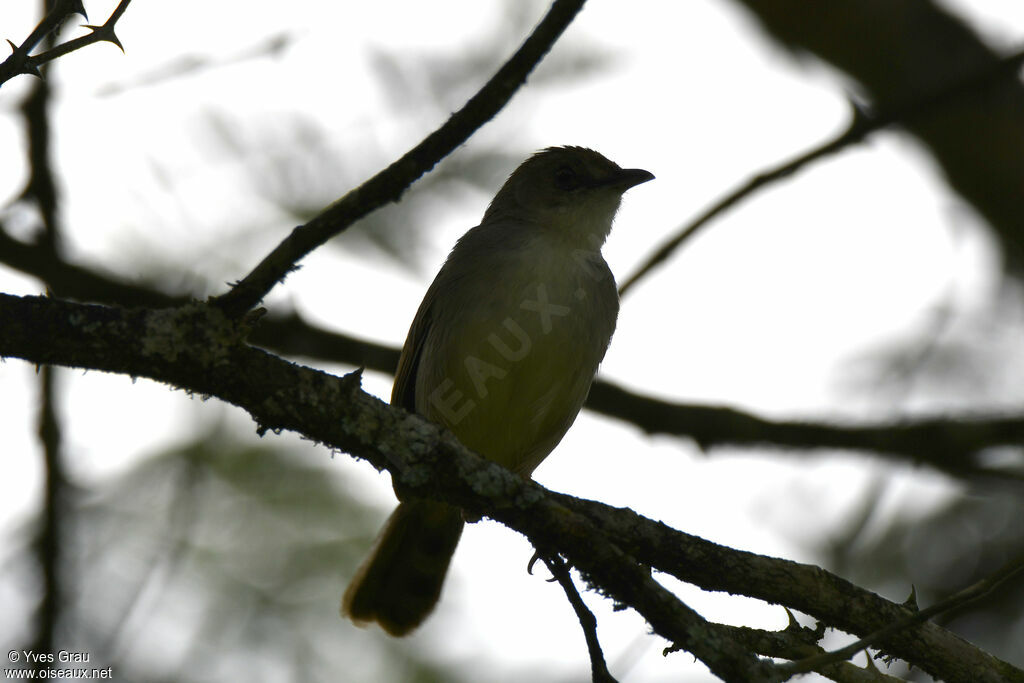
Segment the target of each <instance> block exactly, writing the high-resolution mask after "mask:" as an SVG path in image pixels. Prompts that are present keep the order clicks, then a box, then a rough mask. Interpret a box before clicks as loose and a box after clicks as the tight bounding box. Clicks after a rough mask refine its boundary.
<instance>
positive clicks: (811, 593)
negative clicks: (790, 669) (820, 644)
mask: <svg viewBox="0 0 1024 683" xmlns="http://www.w3.org/2000/svg"><path fill="white" fill-rule="evenodd" d="M553 495H555V496H556V497H557V498H558V499H559V500H560V501H561V502H562V503H563V504H564V505H565V507H567V508H569V509H571V510H573V511H574V512H577V513H579V514H581V515H583V516H585V517H587V518H588V519H590V520H592V521H593V522H594V524H595V525H596V526H597V527H598V528H599V529H600V530H601V531H602V532H603V533H604V535H605V538H607V540H608V541H610V542H611V543H613V544H615V545H616V546H617V547H619V548H620V549H621V550H622V551H623V552H625V553H628V554H629V555H630V556H631V557H634V558H636V559H637V561H639V562H642V563H643V564H645V565H648V566H650V567H652V568H653V569H656V570H659V571H663V572H666V573H668V574H670V575H672V576H674V577H676V578H677V579H679V580H680V581H685V582H687V583H691V584H694V585H697V586H700V587H701V588H703V589H705V590H712V591H724V592H727V593H730V594H737V595H746V596H749V597H752V598H756V599H759V600H764V601H765V602H768V603H772V604H779V605H785V606H787V607H791V608H793V609H796V610H799V611H801V612H803V613H805V614H809V615H810V616H812V617H814V618H816V619H818V620H820V621H822V622H824V623H826V624H828V625H829V626H832V627H835V628H839V629H841V630H843V631H846V632H847V633H852V634H855V635H858V636H866V635H868V634H873V633H876V632H877V631H879V630H880V629H883V628H885V627H888V626H889V625H891V624H894V623H897V622H900V621H901V620H903V619H905V618H907V617H912V616H914V615H915V614H916V612H915V611H913V610H910V609H908V608H907V607H906V606H904V605H899V604H897V603H894V602H890V601H889V600H886V599H884V598H882V597H881V596H879V595H876V594H875V593H872V592H870V591H866V590H863V589H861V588H859V587H857V586H855V585H853V584H852V583H850V582H849V581H846V580H845V579H842V578H840V577H838V576H836V575H834V574H830V573H829V572H826V571H825V570H823V569H820V568H818V567H814V566H811V565H805V564H799V563H797V562H791V561H789V560H781V559H776V558H770V557H765V556H763V555H756V554H754V553H749V552H745V551H741V550H735V549H733V548H727V547H725V546H721V545H718V544H715V543H712V542H711V541H707V540H705V539H703V538H699V537H697V536H692V535H690V534H686V533H683V532H681V531H677V530H675V529H672V528H670V527H668V526H666V525H664V524H662V523H660V522H654V521H652V520H649V519H647V518H645V517H643V516H641V515H638V514H637V513H635V512H633V511H632V510H629V509H627V508H613V507H609V506H607V505H602V504H601V503H596V502H594V501H590V500H584V499H580V498H574V497H572V496H567V495H565V494H560V493H559V494H553ZM873 642H874V644H875V645H877V646H879V647H881V648H883V649H884V650H885V651H886V652H888V653H890V654H892V655H894V656H896V657H899V658H901V659H903V660H905V661H907V662H909V663H911V664H913V665H914V666H918V667H920V668H921V669H923V670H925V671H927V672H928V673H930V674H931V675H932V676H935V677H936V678H941V679H942V680H945V681H951V682H962V683H1006V682H1007V681H1014V682H1016V683H1024V671H1021V670H1020V669H1017V668H1015V667H1014V666H1012V665H1011V664H1008V663H1007V662H1004V661H1002V660H1000V659H998V658H996V657H993V656H992V655H990V654H988V653H986V652H983V651H981V650H978V649H977V648H975V647H974V646H973V645H971V644H970V643H968V642H966V641H964V640H962V639H961V638H959V637H958V636H956V635H954V634H952V633H950V632H949V631H946V630H945V629H943V628H942V627H940V626H938V625H936V624H934V623H932V622H926V623H924V624H921V626H920V627H918V628H916V629H912V630H906V629H902V630H897V631H895V632H892V633H887V634H886V635H885V636H883V637H878V639H877V640H873Z"/></svg>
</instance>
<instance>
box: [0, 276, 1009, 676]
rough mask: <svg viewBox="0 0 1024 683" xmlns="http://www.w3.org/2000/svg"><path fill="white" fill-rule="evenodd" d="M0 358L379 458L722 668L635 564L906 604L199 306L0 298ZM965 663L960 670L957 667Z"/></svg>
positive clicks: (704, 579) (1000, 668)
mask: <svg viewBox="0 0 1024 683" xmlns="http://www.w3.org/2000/svg"><path fill="white" fill-rule="evenodd" d="M0 320H3V321H4V324H3V325H2V326H0V356H14V357H18V358H23V359H25V360H27V361H29V362H34V363H51V364H61V365H69V366H73V367H83V368H91V369H98V370H105V371H109V372H117V373H121V374H127V375H131V376H141V377H149V378H151V379H155V380H157V381H162V382H166V383H169V384H172V385H173V386H176V387H180V388H183V389H185V390H187V391H191V392H196V393H200V394H204V395H211V396H216V397H218V398H220V399H222V400H224V401H227V402H229V403H232V404H235V405H238V406H240V407H242V408H243V409H245V410H246V411H248V412H249V413H250V415H252V417H253V419H254V420H255V421H256V423H257V425H258V426H259V430H260V431H261V432H264V431H266V430H274V431H277V430H283V429H288V430H293V431H297V432H299V433H302V434H304V435H305V436H307V437H309V438H311V439H314V440H317V441H320V442H322V443H324V444H326V445H327V446H329V447H331V448H337V449H340V450H344V451H346V452H349V453H352V454H353V455H355V456H357V457H360V458H364V459H366V460H368V461H369V462H370V463H371V464H373V465H374V466H376V467H377V468H380V469H388V470H389V471H390V472H391V474H392V477H393V479H394V480H395V481H396V483H397V484H398V488H399V489H401V490H402V491H404V492H406V495H415V496H426V497H431V498H435V499H442V500H446V501H449V502H451V503H453V504H456V505H459V506H461V507H463V508H464V509H466V510H467V511H468V512H469V513H471V514H478V515H481V516H484V515H485V516H488V517H491V518H493V519H496V520H497V521H499V522H502V523H503V524H506V525H507V526H509V527H510V528H513V529H516V530H517V531H519V532H521V533H523V534H524V535H526V536H527V537H528V538H529V539H530V541H531V542H532V543H533V544H534V545H535V546H536V547H537V549H538V551H540V552H541V553H542V554H545V553H547V554H554V553H560V554H561V555H563V556H564V557H566V559H567V560H568V561H569V562H570V563H571V564H572V565H573V566H574V567H575V568H577V569H578V570H579V571H580V573H581V575H582V576H583V577H584V579H585V580H587V581H588V582H590V583H591V585H592V586H593V587H595V588H597V589H598V590H600V591H601V592H602V593H603V594H605V595H607V596H608V597H610V598H612V599H614V600H616V601H618V602H620V603H624V604H627V605H630V606H631V607H633V608H634V609H636V610H637V611H638V612H639V613H640V614H642V615H643V616H644V618H645V619H647V621H648V622H649V623H650V624H651V626H652V628H653V629H654V631H655V632H656V633H658V634H660V635H662V636H663V637H665V638H668V639H669V640H670V641H672V642H673V643H675V644H676V645H678V646H681V647H683V648H684V649H687V650H688V651H690V652H692V653H693V654H695V655H696V656H697V657H698V658H700V659H701V660H702V661H703V662H705V663H706V664H707V665H708V666H709V668H710V669H711V670H712V671H714V672H715V673H716V674H717V675H719V676H720V677H722V678H724V679H726V680H777V679H778V677H779V676H781V675H782V672H779V671H775V669H774V667H771V666H769V665H768V664H767V663H765V662H763V661H761V660H759V659H757V658H756V657H755V656H753V655H752V654H751V653H750V651H749V650H748V649H747V648H746V647H745V646H742V645H740V644H739V643H737V642H736V641H735V640H734V639H732V638H731V637H729V636H728V634H727V633H726V632H725V631H723V630H722V629H720V628H719V627H718V625H716V624H711V623H708V622H707V621H705V620H704V619H703V618H702V617H701V616H700V615H699V614H697V613H695V612H693V611H692V610H691V609H689V608H688V607H687V606H686V605H684V604H683V603H681V602H680V601H679V600H678V599H677V598H676V597H675V596H673V595H672V594H671V593H669V592H668V591H667V590H665V589H664V588H663V587H662V586H661V585H659V584H658V583H657V582H655V581H654V579H653V578H652V577H651V576H650V574H649V573H648V572H647V571H645V570H644V569H643V566H644V565H646V566H650V567H653V568H655V569H658V570H660V571H665V572H668V573H670V574H672V575H674V576H676V577H678V578H680V579H682V580H684V581H688V582H690V583H694V584H696V585H699V586H701V587H703V588H706V589H708V590H725V591H729V592H731V593H738V594H744V595H750V596H751V597H756V598H759V599H762V600H766V601H768V602H773V603H780V604H785V605H789V606H792V607H794V608H795V609H799V610H800V611H802V612H805V613H807V614H811V615H813V616H815V617H817V618H819V619H821V620H823V621H825V622H827V623H829V624H832V625H835V626H837V627H839V628H842V629H843V630H846V631H849V632H850V633H854V634H857V635H867V634H869V633H873V632H875V631H877V630H878V629H879V628H882V627H884V626H886V625H887V624H889V623H892V622H894V621H897V620H899V619H901V618H904V617H906V616H907V615H908V614H909V611H908V610H907V609H906V608H904V607H902V606H900V605H897V604H895V603H892V602H889V601H887V600H884V599H882V598H880V597H879V596H877V595H874V594H873V593H870V592H868V591H864V590H862V589H860V588H857V587H856V586H854V585H853V584H850V583H849V582H846V581H844V580H843V579H840V578H839V577H836V576H833V575H831V574H829V573H827V572H825V571H823V570H821V569H819V568H817V567H812V566H808V565H800V564H797V563H794V562H788V561H785V560H778V559H772V558H767V557H762V556H758V555H754V554H752V553H744V552H741V551H736V550H732V549H729V548H724V547H722V546H717V545H715V544H712V543H710V542H708V541H704V540H703V539H699V538H696V537H693V536H689V535H687V534H682V533H680V532H677V531H674V530H672V529H670V528H668V527H666V526H664V525H662V524H658V523H656V522H653V521H651V520H647V519H644V518H643V517H641V516H639V515H636V514H635V513H633V512H632V511H630V510H626V509H615V508H610V507H608V506H605V505H601V504H599V503H595V502H593V501H586V500H581V499H576V498H573V497H571V496H566V495H563V494H556V493H552V492H550V491H547V490H546V489H544V488H543V487H541V486H539V485H537V484H536V483H535V482H532V481H526V480H523V479H521V478H520V477H517V476H515V475H513V474H511V473H510V472H508V471H507V470H505V469H503V468H501V467H500V466H498V465H496V464H494V463H492V462H489V461H487V460H484V459H482V458H480V457H478V456H476V455H474V454H473V453H471V452H469V451H467V450H466V449H465V448H464V447H462V446H461V445H460V444H459V443H458V441H457V440H455V438H454V437H453V436H452V435H451V434H449V433H448V432H445V431H443V430H441V429H440V428H438V427H437V426H435V425H433V424H431V423H429V422H427V421H425V420H423V419H422V418H420V417H418V416H415V415H410V414H408V413H405V412H404V411H402V410H399V409H396V408H393V407H391V406H388V405H387V404H385V403H383V402H382V401H379V400H377V399H376V398H374V397H372V396H369V395H367V394H365V393H364V392H362V391H361V390H360V389H359V376H358V373H353V374H351V375H348V376H346V377H344V378H337V377H332V376H330V375H327V374H325V373H322V372H318V371H315V370H312V369H310V368H305V367H301V366H298V365H294V364H292V363H288V362H287V361H284V360H282V359H280V358H276V357H274V356H272V355H270V354H267V353H266V352H263V351H261V350H259V349H254V348H251V347H248V346H246V345H245V344H244V343H243V340H244V336H245V332H246V330H245V327H244V323H239V322H237V321H233V320H230V319H228V318H227V317H226V316H224V315H223V314H222V313H221V312H219V311H218V310H217V309H216V308H213V307H209V306H205V305H202V304H190V305H187V306H182V307H177V308H170V309H160V310H151V311H150V310H141V309H134V310H124V309H118V308H110V307H102V306H90V305H82V304H73V303H69V302H64V301H59V300H53V299H47V298H43V297H24V298H19V297H12V296H7V295H0ZM879 646H880V647H883V648H884V649H885V650H886V651H887V652H889V653H892V654H893V655H895V656H898V657H901V658H903V659H906V660H907V661H909V662H911V663H913V664H915V665H917V666H920V667H921V668H923V669H924V670H926V671H928V672H929V673H931V674H932V675H935V676H938V677H940V678H943V679H945V680H948V681H971V682H972V683H978V682H980V683H986V682H987V681H993V682H995V681H1024V672H1022V671H1020V670H1018V669H1015V668H1014V667H1012V666H1010V665H1009V664H1007V663H1005V662H1002V661H1000V660H999V659H997V658H995V657H992V656H990V655H988V654H986V653H984V652H982V651H981V650H978V649H977V648H976V647H974V646H972V645H971V644H969V643H967V642H966V641H963V640H961V639H959V638H957V637H956V636H954V635H953V634H951V633H949V632H948V631H946V630H944V629H942V628H941V627H939V626H936V625H934V624H932V623H926V624H922V625H921V626H919V627H916V628H913V629H911V630H908V631H902V632H899V633H896V634H892V635H890V636H887V637H885V638H884V639H883V640H882V642H880V643H879ZM965 672H970V673H969V674H968V673H965Z"/></svg>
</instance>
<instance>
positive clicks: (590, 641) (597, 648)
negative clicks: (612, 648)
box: [543, 555, 616, 683]
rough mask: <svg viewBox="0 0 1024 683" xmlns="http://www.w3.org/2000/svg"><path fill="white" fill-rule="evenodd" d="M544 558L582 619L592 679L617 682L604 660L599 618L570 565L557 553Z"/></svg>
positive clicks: (577, 615)
mask: <svg viewBox="0 0 1024 683" xmlns="http://www.w3.org/2000/svg"><path fill="white" fill-rule="evenodd" d="M543 560H544V564H545V565H547V568H548V571H550V572H551V575H552V576H553V577H554V580H555V581H557V582H558V585H560V586H561V587H562V590H563V591H564V592H565V597H566V599H567V600H568V601H569V604H570V605H571V606H572V610H573V611H574V612H575V613H576V618H577V619H579V621H580V627H581V628H582V629H583V637H584V638H585V639H586V641H587V652H588V653H589V654H590V675H591V679H592V680H593V681H594V683H616V680H615V677H614V676H612V674H611V672H610V671H608V664H607V663H606V662H605V661H604V653H603V652H602V651H601V642H600V641H599V640H598V639H597V619H595V618H594V613H593V612H591V611H590V609H589V608H588V607H587V603H585V602H583V598H582V597H580V593H579V591H578V590H576V585H575V584H573V582H572V575H571V574H570V572H569V567H568V566H567V565H566V564H565V562H563V561H562V558H560V557H558V556H557V555H553V556H551V557H545V558H543Z"/></svg>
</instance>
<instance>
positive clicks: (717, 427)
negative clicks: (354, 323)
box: [0, 223, 1024, 478]
mask: <svg viewBox="0 0 1024 683" xmlns="http://www.w3.org/2000/svg"><path fill="white" fill-rule="evenodd" d="M0 263H4V264H6V265H8V266H11V267H12V268H16V269H17V270H20V271H21V272H24V273H27V274H29V275H34V276H36V277H38V278H40V279H41V280H42V281H43V282H45V283H46V285H47V287H48V288H49V289H50V291H51V292H53V293H54V294H56V295H59V296H64V297H71V298H74V299H77V300H84V301H99V302H103V303H113V304H117V305H124V306H161V307H162V306H173V305H180V304H184V303H187V302H188V301H189V300H190V298H189V297H188V296H186V295H184V294H181V295H174V294H166V293H164V292H161V291H160V290H159V289H157V288H155V287H151V286H146V285H143V284H136V283H129V282H126V281H124V280H122V279H119V278H117V277H115V276H113V275H105V274H102V273H99V272H96V271H93V270H91V269H89V268H85V267H82V266H77V265H74V264H69V263H66V262H64V261H62V260H60V259H59V258H55V257H54V256H53V255H52V254H51V253H50V252H49V251H48V250H47V249H46V248H45V247H44V246H43V245H33V244H27V243H25V242H21V241H19V240H15V239H13V238H12V237H10V236H9V235H8V234H7V233H6V232H5V231H4V229H3V224H2V223H0ZM249 341H250V342H252V343H253V344H255V345H257V346H260V347H262V348H265V349H269V350H272V351H276V352H278V353H284V354H286V355H289V356H293V357H302V358H311V359H314V360H318V361H322V362H330V363H346V364H349V365H353V366H356V367H364V368H368V369H371V370H377V371H379V372H387V373H394V371H395V367H396V366H397V365H398V355H399V352H398V349H396V348H391V347H388V346H384V345H382V344H377V343H375V342H370V341H367V340H364V339H359V338H356V337H352V336H349V335H345V334H341V333H338V332H333V331H330V330H325V329H323V328H320V327H317V326H315V325H311V324H309V323H308V322H306V321H305V320H303V319H302V318H301V316H299V315H298V314H297V313H294V312H291V313H286V314H280V313H276V314H275V313H274V312H271V313H269V314H268V315H266V316H265V317H263V318H261V319H260V321H259V324H258V325H256V327H255V328H254V329H253V330H252V331H251V333H250V335H249ZM586 407H587V408H589V409H590V410H593V411H595V412H598V413H601V414H603V415H607V416H608V417H612V418H615V419H618V420H623V421H625V422H628V423H631V424H633V425H636V426H637V427H639V428H640V429H642V430H643V431H645V432H647V433H648V434H669V435H674V436H681V437H687V438H691V439H693V440H694V441H696V442H697V443H698V444H699V445H700V446H701V447H702V448H705V449H711V448H714V447H722V446H729V447H739V448H748V447H754V446H759V447H772V448H784V449H789V450H792V451H794V452H799V451H806V450H809V449H836V450H854V451H863V452H865V453H878V454H881V455H883V456H886V455H888V456H896V457H898V458H901V459H905V460H907V461H909V462H913V463H924V464H928V465H931V466H932V467H935V468H936V469H939V470H941V471H944V472H948V473H950V474H952V475H953V476H957V477H962V476H973V475H991V476H997V477H1016V478H1020V477H1021V476H1024V465H1022V466H1021V467H1018V468H1017V469H1015V470H1011V469H1007V468H1005V467H1004V468H1002V469H995V468H993V467H991V466H990V465H988V464H987V463H985V459H984V456H985V453H984V451H985V450H986V449H989V448H995V447H999V446H1021V445H1022V444H1024V417H1022V416H1019V415H1017V416H1007V417H991V416H989V417H970V418H958V417H956V416H941V417H934V418H925V419H920V418H917V419H913V420H905V421H901V422H883V423H874V424H860V425H857V424H837V423H827V422H822V421H810V420H791V421H779V420H767V419H764V418H761V417H758V416H757V415H753V414H751V413H748V412H744V411H740V410H736V409H734V408H729V407H727V406H707V405H695V404H687V403H675V402H672V401H665V400H661V399H655V398H651V397H649V396H644V395H642V394H636V393H634V392H631V391H629V390H627V389H624V388H622V387H620V386H618V385H616V384H614V383H613V382H611V381H609V380H603V379H598V380H597V381H596V382H595V383H594V386H593V388H592V389H591V392H590V396H589V397H588V399H587V404H586Z"/></svg>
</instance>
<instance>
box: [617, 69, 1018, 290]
mask: <svg viewBox="0 0 1024 683" xmlns="http://www.w3.org/2000/svg"><path fill="white" fill-rule="evenodd" d="M1022 62H1024V50H1022V51H1018V52H1015V53H1013V54H1011V55H1007V56H1006V57H1003V58H1002V59H1000V60H998V61H996V62H995V63H994V64H991V65H988V66H986V67H984V68H982V69H979V70H978V71H977V72H976V73H972V74H970V75H969V76H968V77H966V78H961V79H958V80H955V81H954V82H952V83H950V84H947V85H945V86H944V87H942V88H940V89H938V90H936V91H935V92H930V93H926V94H924V95H922V96H921V97H918V98H916V99H914V100H913V101H911V102H906V103H903V104H901V105H898V106H891V107H887V108H886V109H884V110H880V111H878V112H867V111H865V110H863V109H861V108H860V107H857V106H856V105H854V107H853V118H852V120H851V121H850V123H849V125H848V126H847V127H846V129H845V130H844V131H843V132H842V133H840V134H839V135H837V136H835V137H834V138H832V139H831V140H828V141H826V142H824V143H822V144H820V145H818V146H816V147H813V148H811V149H809V150H807V151H806V152H804V153H803V154H800V155H798V156H796V157H794V158H792V159H790V160H789V161H786V162H784V163H781V164H779V165H778V166H775V167H773V168H768V169H765V170H763V171H761V172H759V173H757V174H755V175H754V176H753V177H752V178H750V179H749V180H747V181H746V182H744V183H741V184H739V185H738V186H737V187H736V188H734V189H733V190H731V191H730V192H728V193H727V194H725V195H724V196H723V197H722V198H721V199H719V200H718V201H716V202H714V203H713V204H712V205H711V206H709V207H708V208H707V209H705V210H704V211H703V212H702V213H701V214H700V215H699V216H697V217H696V218H695V219H693V220H692V221H690V222H689V223H687V224H685V225H684V226H683V227H682V228H680V229H679V230H678V231H677V232H676V234H675V235H674V236H672V237H671V238H670V239H668V240H666V241H665V242H664V243H663V244H662V245H661V246H660V247H658V248H657V249H656V250H655V251H654V252H653V253H652V254H651V255H650V256H648V257H647V258H646V259H644V261H643V263H642V264H641V265H640V266H639V267H638V268H637V269H636V270H635V271H633V273H632V274H631V275H630V276H629V277H627V278H626V279H625V281H624V282H623V283H622V285H620V286H619V295H620V296H625V295H626V292H628V291H629V290H630V289H631V288H632V287H633V285H635V284H636V283H637V282H639V281H640V280H641V279H643V278H644V277H645V276H647V275H649V274H650V273H651V271H653V270H654V269H655V268H656V267H658V266H659V265H661V264H663V263H664V262H665V261H666V260H668V258H669V257H670V256H672V254H674V253H675V252H676V250H678V249H679V248H680V247H682V246H683V244H684V243H686V242H688V241H689V240H690V239H691V238H692V237H693V236H694V235H696V234H697V232H698V231H699V230H700V229H701V228H703V227H704V226H706V225H707V224H708V223H710V222H711V221H712V220H713V219H715V218H717V217H718V216H720V215H721V214H723V213H725V212H726V211H728V210H729V209H732V208H733V207H735V206H736V205H737V204H739V203H740V202H742V201H744V200H746V199H749V198H750V197H751V196H753V195H754V193H756V192H757V191H758V190H760V189H762V188H764V187H767V186H768V185H771V184H773V183H775V182H778V181H780V180H782V179H784V178H788V177H789V176H791V175H793V174H794V173H796V172H797V171H799V170H800V169H802V168H803V167H804V166H807V165H808V164H811V163H813V162H815V161H819V160H821V159H824V158H826V157H828V156H831V155H833V154H836V153H837V152H840V151H841V150H843V149H846V148H847V147H850V146H852V145H855V144H857V143H860V142H863V140H864V139H865V138H866V137H868V136H869V135H871V134H873V133H875V132H877V131H879V130H882V129H884V128H888V127H889V126H891V125H893V124H898V123H904V122H907V121H910V120H913V119H916V118H918V117H920V116H922V115H924V114H927V113H928V112H931V111H934V110H935V109H936V108H939V107H942V106H944V105H947V104H950V103H952V102H956V101H957V100H959V99H961V98H963V97H965V96H966V95H969V94H970V93H972V92H976V91H978V90H979V89H981V88H983V87H985V86H987V85H989V84H991V83H992V81H993V80H994V79H997V78H1007V77H1010V76H1015V75H1016V71H1017V70H1018V69H1019V68H1020V65H1021V63H1022Z"/></svg>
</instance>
